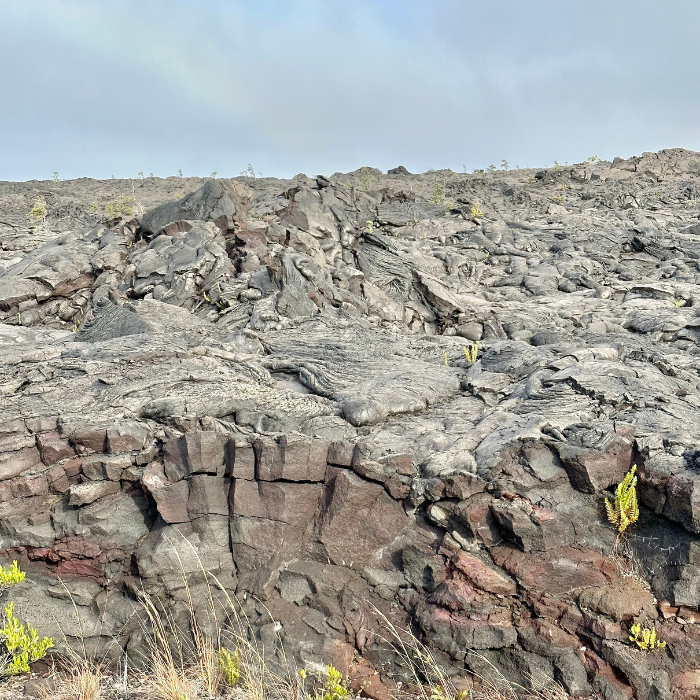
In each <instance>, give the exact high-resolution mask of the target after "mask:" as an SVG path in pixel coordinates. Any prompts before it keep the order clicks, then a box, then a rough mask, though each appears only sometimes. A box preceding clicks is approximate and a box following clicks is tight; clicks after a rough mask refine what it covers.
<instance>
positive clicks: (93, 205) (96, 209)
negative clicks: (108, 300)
mask: <svg viewBox="0 0 700 700" xmlns="http://www.w3.org/2000/svg"><path fill="white" fill-rule="evenodd" d="M90 211H91V212H92V213H93V214H97V213H99V211H100V205H99V204H98V203H97V202H92V203H91V204H90Z"/></svg>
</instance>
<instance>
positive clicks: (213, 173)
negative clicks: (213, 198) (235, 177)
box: [211, 170, 216, 180]
mask: <svg viewBox="0 0 700 700" xmlns="http://www.w3.org/2000/svg"><path fill="white" fill-rule="evenodd" d="M211 176H212V178H214V180H216V170H214V172H212V174H211Z"/></svg>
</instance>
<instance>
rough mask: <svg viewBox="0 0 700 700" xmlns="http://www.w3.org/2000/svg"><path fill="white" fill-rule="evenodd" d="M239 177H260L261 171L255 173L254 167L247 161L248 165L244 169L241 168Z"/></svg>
mask: <svg viewBox="0 0 700 700" xmlns="http://www.w3.org/2000/svg"><path fill="white" fill-rule="evenodd" d="M241 177H252V178H253V179H255V178H257V177H262V173H256V172H255V168H254V167H253V166H252V165H251V164H250V163H248V167H247V168H246V169H245V170H241Z"/></svg>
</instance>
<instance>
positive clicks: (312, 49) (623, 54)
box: [0, 0, 700, 178]
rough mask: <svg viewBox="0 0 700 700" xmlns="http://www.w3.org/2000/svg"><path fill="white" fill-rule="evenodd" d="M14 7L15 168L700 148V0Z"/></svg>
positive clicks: (9, 61)
mask: <svg viewBox="0 0 700 700" xmlns="http://www.w3.org/2000/svg"><path fill="white" fill-rule="evenodd" d="M0 12H1V13H2V15H3V18H4V22H3V25H2V26H0V60H2V62H3V65H4V66H6V67H7V70H5V71H4V75H3V77H1V78H0V88H1V89H2V92H3V95H4V96H6V99H5V100H4V103H3V105H2V106H0V149H1V150H2V153H3V159H2V161H1V162H2V169H3V170H6V171H5V172H0V177H2V178H26V177H46V176H47V175H48V174H50V173H51V172H52V171H53V170H56V169H59V170H60V171H61V172H62V175H64V176H79V175H85V174H91V175H100V176H105V175H106V176H109V175H111V174H116V175H125V176H133V175H134V174H135V173H136V172H138V171H139V170H144V171H146V172H150V171H155V172H157V173H161V174H172V173H174V172H176V171H177V169H178V168H182V169H183V170H185V172H190V173H195V172H196V173H198V174H205V173H208V172H211V171H212V170H217V171H218V172H219V173H221V174H228V175H231V174H237V173H238V172H239V171H240V170H242V169H243V168H244V167H245V165H246V164H247V163H248V162H252V163H253V164H254V165H255V167H256V169H258V170H262V171H263V173H266V174H275V175H293V174H294V173H296V172H298V171H301V170H303V171H307V172H309V173H310V174H315V173H316V172H326V173H329V172H333V171H335V170H350V169H354V168H356V167H359V166H360V165H363V164H371V165H376V166H378V167H382V168H387V167H392V166H394V165H397V164H399V163H402V164H404V165H406V166H407V167H409V168H412V169H415V170H425V169H427V168H428V167H436V168H437V167H452V168H454V169H461V166H462V164H465V165H466V166H467V167H468V168H469V169H471V168H473V167H484V166H485V165H488V164H489V163H490V162H500V159H502V158H506V159H508V160H509V161H510V162H511V164H513V165H515V164H520V165H528V164H532V165H540V164H544V163H545V162H550V163H551V162H552V160H553V159H554V158H557V159H558V160H560V161H562V162H563V161H565V160H569V161H572V162H573V161H574V160H581V159H583V158H584V157H586V156H587V155H590V154H591V153H597V154H598V155H601V156H607V157H612V156H614V155H632V154H633V153H634V152H641V151H642V150H655V149H657V148H661V147H667V146H685V147H688V148H696V149H698V150H700V131H699V129H698V126H697V114H698V111H699V110H700V94H699V91H698V85H700V81H698V79H697V78H698V76H697V72H698V71H697V67H698V65H700V41H699V39H700V21H699V20H700V5H699V4H698V3H697V2H696V0H667V2H666V3H663V4H662V3H658V2H654V1H652V0H638V1H637V2H634V3H632V2H628V1H627V0H607V2H603V1H602V0H589V2H588V3H585V4H578V3H560V2H554V1H550V0H531V2H529V3H522V2H520V1H516V0H491V1H490V2H488V3H485V2H483V1H479V2H477V1H475V0H403V1H402V2H401V3H397V2H395V0H373V1H371V2H370V0H355V1H354V2H352V3H341V2H332V1H329V0H255V1H254V0H248V1H244V0H201V1H200V2H198V3H191V2H182V1H180V0H175V1H168V2H165V1H164V0H150V1H149V2H148V3H144V2H139V3H137V2H134V1H133V0H114V1H112V2H109V3H105V2H98V1H97V0H52V2H51V3H46V2H41V1H40V0H23V2H22V3H15V2H11V1H10V0H0ZM40 144H42V145H40ZM115 171H116V172H115Z"/></svg>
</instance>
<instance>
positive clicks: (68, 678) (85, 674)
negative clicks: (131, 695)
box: [39, 659, 104, 700]
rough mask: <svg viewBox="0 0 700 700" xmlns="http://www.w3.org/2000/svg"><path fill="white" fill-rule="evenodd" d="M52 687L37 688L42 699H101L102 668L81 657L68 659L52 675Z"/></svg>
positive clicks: (102, 695)
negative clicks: (54, 683) (53, 681)
mask: <svg viewBox="0 0 700 700" xmlns="http://www.w3.org/2000/svg"><path fill="white" fill-rule="evenodd" d="M54 679H55V680H56V686H55V687H54V688H49V687H41V688H39V697H40V698H42V700H102V698H103V697H104V694H103V692H102V691H103V681H104V675H103V673H102V669H101V668H100V667H99V666H97V665H95V664H92V663H90V662H89V661H85V660H82V659H68V660H65V661H64V662H63V664H62V668H61V669H60V671H59V672H57V673H56V674H55V675H54Z"/></svg>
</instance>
